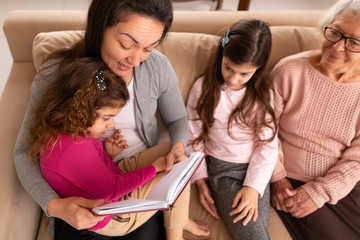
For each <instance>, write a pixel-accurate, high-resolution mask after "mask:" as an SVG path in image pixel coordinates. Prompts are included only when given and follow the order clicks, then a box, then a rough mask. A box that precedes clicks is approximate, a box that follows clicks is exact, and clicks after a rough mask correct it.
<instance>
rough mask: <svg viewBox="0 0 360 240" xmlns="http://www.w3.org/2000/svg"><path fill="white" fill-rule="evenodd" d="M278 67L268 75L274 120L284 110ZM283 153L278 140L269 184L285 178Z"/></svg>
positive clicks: (280, 75) (278, 117)
mask: <svg viewBox="0 0 360 240" xmlns="http://www.w3.org/2000/svg"><path fill="white" fill-rule="evenodd" d="M277 67H278V66H275V67H274V69H273V70H272V72H271V73H270V75H269V77H270V79H271V81H272V83H273V86H274V111H275V116H276V119H277V120H279V119H280V116H281V114H282V112H283V109H284V105H285V103H284V101H285V100H284V96H283V95H284V93H283V91H284V89H283V86H282V84H281V81H280V80H281V77H282V74H279V73H278V72H277V70H278V68H277ZM283 163H284V153H283V151H282V147H281V140H280V139H279V140H278V157H277V161H276V164H275V167H274V171H273V174H272V177H271V182H276V181H279V180H281V179H283V178H285V177H286V176H287V173H286V170H285V167H284V164H283Z"/></svg>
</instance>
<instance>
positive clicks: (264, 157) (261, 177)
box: [244, 136, 278, 197]
mask: <svg viewBox="0 0 360 240" xmlns="http://www.w3.org/2000/svg"><path fill="white" fill-rule="evenodd" d="M277 156H278V138H277V136H276V137H275V138H274V140H273V141H272V142H270V143H266V144H258V145H257V146H256V147H255V149H254V152H253V154H252V156H251V160H250V163H249V167H248V170H247V172H246V177H245V181H244V186H249V187H252V188H254V189H255V190H256V191H257V192H258V193H259V194H260V196H261V197H262V196H263V194H264V191H265V188H266V186H267V184H268V183H269V181H270V178H271V174H272V173H273V170H274V166H275V163H276V160H277Z"/></svg>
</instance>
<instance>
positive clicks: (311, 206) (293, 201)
mask: <svg viewBox="0 0 360 240" xmlns="http://www.w3.org/2000/svg"><path fill="white" fill-rule="evenodd" d="M289 194H291V195H292V197H289V198H288V199H286V200H285V206H286V208H287V209H288V211H289V213H290V214H291V215H292V216H293V217H296V218H302V217H305V216H307V215H309V214H311V213H313V212H315V211H316V210H317V209H318V207H317V206H316V204H315V203H314V201H313V200H312V199H311V198H310V196H309V194H307V192H306V191H305V190H304V189H303V188H301V187H299V188H297V189H295V190H289Z"/></svg>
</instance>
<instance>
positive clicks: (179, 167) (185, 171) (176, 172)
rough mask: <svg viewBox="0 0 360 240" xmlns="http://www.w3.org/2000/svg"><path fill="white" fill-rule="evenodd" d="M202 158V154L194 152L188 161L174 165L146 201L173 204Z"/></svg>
mask: <svg viewBox="0 0 360 240" xmlns="http://www.w3.org/2000/svg"><path fill="white" fill-rule="evenodd" d="M203 157H204V154H203V153H200V152H196V153H193V154H192V155H191V156H190V157H189V158H188V159H186V160H184V161H182V162H179V163H177V164H175V165H174V166H173V169H172V170H171V171H170V172H169V173H168V174H167V175H166V176H164V177H163V178H162V179H161V180H160V181H159V182H158V183H157V184H156V185H155V186H154V187H153V189H151V191H150V192H149V194H148V196H147V197H146V199H148V200H161V201H165V202H167V203H168V204H173V202H174V201H175V200H176V198H177V197H178V195H179V194H180V193H181V191H182V189H183V188H184V187H185V185H186V184H187V183H188V181H189V179H190V178H191V176H192V174H193V173H194V172H195V170H196V168H197V167H198V165H199V164H200V162H201V160H202V158H203Z"/></svg>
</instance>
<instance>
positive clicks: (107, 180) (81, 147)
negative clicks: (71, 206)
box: [40, 135, 156, 230]
mask: <svg viewBox="0 0 360 240" xmlns="http://www.w3.org/2000/svg"><path fill="white" fill-rule="evenodd" d="M40 167H41V172H42V174H43V176H44V178H45V180H46V181H47V182H48V183H49V184H50V186H51V187H52V188H53V189H54V190H55V191H56V192H57V193H58V194H59V196H61V197H64V198H66V197H75V196H76V197H83V198H87V199H104V200H105V202H107V201H111V202H115V201H118V200H119V198H121V197H122V196H124V195H126V194H128V193H130V192H131V191H133V190H135V189H137V188H138V187H140V186H141V185H143V184H144V183H146V182H147V181H149V180H150V179H152V178H153V177H155V175H156V170H155V168H154V167H153V166H152V165H149V166H147V167H144V168H141V169H137V170H134V171H131V172H127V173H124V174H123V173H121V171H120V169H119V168H118V167H117V166H116V165H115V163H114V162H113V161H112V159H111V158H110V157H109V156H108V155H106V154H105V152H104V151H103V145H102V143H101V141H100V140H99V139H94V138H91V137H88V138H85V137H81V138H77V139H74V138H73V137H71V136H69V135H63V136H62V137H60V139H59V140H58V141H57V143H56V144H55V146H54V149H53V150H52V151H45V152H44V153H43V154H41V156H40ZM111 218H112V216H108V217H106V218H105V219H104V220H103V221H101V222H99V223H98V224H97V225H95V226H94V227H92V228H90V229H89V230H97V229H101V228H103V227H104V226H105V225H106V224H107V223H108V222H109V221H110V220H111Z"/></svg>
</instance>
